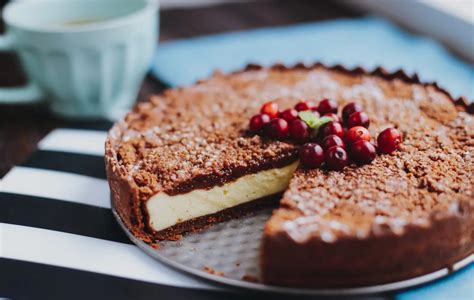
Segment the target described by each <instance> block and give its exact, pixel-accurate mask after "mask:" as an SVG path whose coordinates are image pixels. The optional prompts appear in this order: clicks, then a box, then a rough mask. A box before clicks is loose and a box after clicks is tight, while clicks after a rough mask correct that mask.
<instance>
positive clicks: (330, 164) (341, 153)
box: [324, 146, 348, 170]
mask: <svg viewBox="0 0 474 300" xmlns="http://www.w3.org/2000/svg"><path fill="white" fill-rule="evenodd" d="M324 159H325V161H326V166H327V168H328V169H329V170H342V169H344V167H345V166H347V162H348V159H347V153H346V150H344V148H342V147H339V146H334V147H331V148H329V149H328V150H327V151H326V154H325V156H324Z"/></svg>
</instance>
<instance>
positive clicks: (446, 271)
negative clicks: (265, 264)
mask: <svg viewBox="0 0 474 300" xmlns="http://www.w3.org/2000/svg"><path fill="white" fill-rule="evenodd" d="M112 214H113V215H114V218H115V219H116V221H117V223H118V224H119V225H120V228H122V230H123V231H124V232H125V234H126V235H127V237H128V238H129V239H130V240H131V241H132V242H133V243H134V244H135V245H136V246H138V248H140V249H141V250H142V251H143V252H145V253H146V254H147V255H149V256H151V257H152V258H154V259H156V260H158V261H159V262H161V263H163V264H165V265H167V266H170V267H172V268H173V269H176V270H178V271H179V272H182V273H185V274H189V275H192V276H194V277H198V278H201V279H205V280H206V281H210V282H213V283H218V284H219V285H223V286H225V287H229V288H232V289H245V290H250V291H253V292H263V293H279V294H286V295H313V296H361V295H373V294H381V293H387V292H393V291H398V290H403V289H408V288H413V287H416V286H420V285H423V284H427V283H429V282H432V281H435V280H438V279H441V278H443V277H446V276H448V275H450V274H452V273H454V272H457V271H459V270H461V269H462V268H464V267H467V266H468V265H470V264H471V263H473V262H474V253H473V254H470V255H468V256H466V257H465V258H463V259H461V260H459V261H457V262H456V263H454V264H453V265H452V267H451V268H448V267H445V268H442V269H440V270H437V271H434V272H431V273H428V274H424V275H421V276H417V277H414V278H410V279H406V280H401V281H396V282H390V283H385V284H380V285H371V286H362V287H353V288H314V289H312V288H294V287H283V286H274V285H266V284H263V283H254V282H250V281H245V280H238V279H233V278H228V277H222V276H216V275H212V274H209V273H207V272H205V271H202V270H198V269H195V268H192V267H189V266H186V265H183V264H181V263H178V262H176V261H174V260H171V259H169V258H167V257H166V256H164V255H161V254H160V253H159V250H157V249H155V248H153V247H152V246H150V245H149V244H147V243H145V242H143V241H142V240H140V239H138V238H137V237H135V236H134V235H133V234H132V233H131V232H130V230H129V229H128V228H127V226H126V225H125V223H123V221H122V219H121V217H120V216H119V214H118V213H117V211H116V210H115V207H113V205H112Z"/></svg>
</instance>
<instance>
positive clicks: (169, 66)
mask: <svg viewBox="0 0 474 300" xmlns="http://www.w3.org/2000/svg"><path fill="white" fill-rule="evenodd" d="M131 1H132V0H131ZM8 2H9V1H7V0H0V8H2V7H4V6H5V4H6V3H8ZM473 3H474V2H473V1H472V0H425V1H414V0H413V1H412V0H360V1H357V0H341V1H337V0H325V1H312V0H286V1H285V0H253V1H252V0H247V1H235V0H227V1H221V0H162V1H160V31H159V32H160V34H159V37H158V36H157V37H156V42H157V43H158V41H159V44H158V48H157V52H156V53H157V54H156V57H155V59H154V62H153V64H152V66H151V69H150V70H151V71H150V72H149V73H148V75H147V76H146V78H145V80H144V81H143V83H142V85H141V88H140V91H139V93H138V95H137V101H142V100H144V99H146V98H147V97H148V96H149V95H150V94H152V93H159V92H161V91H162V90H163V89H164V88H166V87H169V86H173V85H180V84H188V83H189V82H192V81H193V80H194V79H195V78H200V77H203V76H207V75H208V73H209V72H210V70H211V69H215V68H220V69H223V70H224V71H228V70H232V69H235V68H238V67H240V66H241V65H243V64H245V63H246V62H250V61H251V62H257V63H266V64H268V63H272V62H274V61H284V62H287V63H293V62H295V61H298V60H304V61H309V62H311V61H315V60H320V61H323V62H325V63H328V64H334V63H343V64H345V65H347V66H348V67H353V66H355V65H360V64H362V65H363V66H366V67H367V68H372V67H375V66H376V65H380V64H382V65H385V66H387V67H388V68H389V69H390V70H394V69H397V68H399V67H403V68H404V69H407V71H408V72H418V73H421V75H423V76H422V79H425V80H428V81H432V80H437V81H438V80H440V81H441V82H442V83H443V80H445V82H446V83H447V84H448V85H449V82H448V81H449V78H448V79H446V77H452V76H450V75H449V74H452V73H457V74H458V75H459V76H460V77H459V78H460V79H457V80H456V82H457V85H456V83H454V84H452V85H453V87H452V88H451V89H452V90H453V91H454V94H456V95H460V94H464V95H468V96H471V97H472V95H473V94H474V92H473V88H472V87H471V88H470V89H469V85H470V84H471V83H473V78H472V76H473V75H472V74H473V72H472V70H473V69H472V66H473V65H472V63H473V61H474V25H473V24H474V17H473V11H474V4H473ZM374 17H375V20H376V21H374V19H373V18H374ZM351 20H352V21H354V23H350V22H351ZM339 21H341V22H339ZM347 22H349V23H347ZM386 22H388V23H386ZM0 23H1V22H0ZM299 24H307V25H308V26H307V27H305V28H301V27H292V26H294V25H296V26H298V25H299ZM318 24H319V25H320V26H319V25H318ZM331 26H332V27H331ZM382 27H383V29H380V30H379V31H377V28H382ZM258 28H270V29H271V28H279V29H275V30H274V31H272V32H263V33H259V34H261V36H258V40H261V44H266V45H260V46H261V47H262V48H261V50H260V51H256V53H250V54H249V52H252V51H249V48H248V45H244V44H245V43H247V44H249V39H251V38H250V37H249V35H238V34H239V33H242V32H246V31H247V30H251V31H253V30H254V29H258ZM286 28H290V29H288V30H290V31H287V32H286V33H285V31H284V30H286ZM291 28H296V29H291ZM282 30H283V31H282ZM291 30H294V31H291ZM331 30H332V31H331ZM3 31H4V24H3V23H1V25H0V32H3ZM395 31H396V32H395ZM331 32H334V33H333V37H334V38H331V34H332V33H331ZM341 32H343V33H344V32H345V33H346V34H347V35H348V37H344V38H343V37H342V35H341V34H340V33H341ZM364 32H366V35H367V36H364ZM222 33H237V35H236V36H231V37H230V38H231V39H234V40H239V39H240V40H241V41H242V42H241V43H239V45H238V47H237V48H234V49H236V50H235V52H234V53H230V54H229V53H227V52H229V51H225V52H226V53H224V52H222V50H221V49H227V48H225V47H228V45H225V47H224V45H222V39H220V38H215V39H213V40H212V43H211V42H209V43H208V42H203V40H199V39H198V40H192V41H193V43H191V42H189V43H188V44H186V45H184V46H183V44H181V46H183V47H181V48H179V51H177V49H178V48H177V45H176V44H175V43H173V41H177V40H180V41H181V40H182V41H188V39H189V38H199V37H202V36H207V35H212V34H222ZM269 34H270V35H271V34H273V35H275V34H277V35H278V40H279V43H280V44H278V43H277V44H275V45H278V46H275V47H273V48H272V51H269V52H268V49H266V48H265V47H266V46H267V47H269V45H273V44H271V43H274V42H275V41H270V39H269ZM378 35H380V36H381V37H379V36H378ZM306 36H307V37H308V38H307V39H305V37H306ZM311 36H313V37H314V39H318V42H317V43H316V42H314V43H313V41H314V40H311V39H310V37H311ZM320 37H321V38H320ZM394 37H395V38H394ZM415 37H416V38H415ZM402 38H403V39H402ZM361 39H364V41H362V40H361ZM365 39H366V40H367V41H366V42H365ZM378 39H380V43H387V45H386V48H387V47H388V43H398V42H399V41H403V42H404V44H403V45H401V46H400V47H399V48H397V47H398V46H397V47H395V48H394V49H393V50H394V51H393V52H390V51H385V50H384V49H386V48H383V45H377V40H378ZM285 40H287V42H285ZM267 41H268V42H267ZM257 42H258V41H257ZM363 42H365V43H366V44H365V45H364V43H363ZM299 43H301V45H303V46H307V47H308V50H307V51H306V50H304V47H303V46H302V47H300V48H303V50H304V51H306V53H303V54H302V53H301V52H298V51H297V49H296V50H295V49H294V48H298V44H299ZM342 43H343V44H342ZM257 44H258V43H255V45H252V47H257ZM313 44H314V45H315V46H314V45H313ZM325 45H327V46H326V47H325ZM397 45H398V44H397ZM440 45H442V46H441V47H440ZM260 46H259V47H260ZM291 46H293V47H292V49H290V48H291ZM313 46H314V47H313ZM206 47H208V48H206ZM221 47H224V48H221ZM364 47H365V48H366V49H367V51H365V49H364ZM379 47H380V48H379ZM280 48H281V49H283V50H284V51H283V50H281V49H280ZM371 48H372V52H375V55H372V52H371V51H370V50H371ZM392 48H393V47H392ZM203 49H205V50H203ZM404 49H405V50H404ZM440 49H441V50H440ZM273 50H274V51H273ZM280 50H281V51H280ZM200 51H202V52H206V53H214V52H213V51H217V53H219V52H218V51H221V52H220V53H221V55H214V56H213V57H209V55H208V56H207V57H203V55H204V56H205V54H206V53H202V52H200ZM292 51H293V52H292ZM300 51H301V49H300ZM357 51H358V53H356V52H357ZM403 51H406V52H405V53H403ZM230 52H232V51H230ZM383 52H385V54H384V53H383ZM415 52H416V53H415ZM423 53H427V56H429V57H428V58H426V57H425V58H426V59H425V60H424V61H423V63H421V62H420V64H419V65H417V64H416V63H418V62H419V61H420V60H419V59H417V57H419V56H423ZM267 54H268V55H267ZM382 54H384V55H385V56H377V55H382ZM229 55H231V57H232V56H233V57H237V59H235V61H234V62H233V63H230V62H229ZM395 55H396V56H397V60H390V59H388V57H389V56H395ZM194 56H199V57H201V58H202V59H201V61H197V60H196V59H195V57H194ZM372 56H373V59H372ZM398 57H399V59H398ZM440 57H441V58H446V60H444V59H442V60H440ZM286 58H288V60H286ZM226 59H227V61H225V60H226ZM230 60H232V59H230ZM192 61H194V63H192ZM180 62H181V63H180ZM200 62H201V65H199V63H200ZM411 62H415V63H413V64H412V63H411ZM177 66H178V67H177ZM446 66H447V67H446ZM451 66H453V68H452V69H451V68H450V67H451ZM455 67H456V68H457V69H456V68H455ZM430 68H431V69H430ZM446 68H448V69H449V70H448V71H446ZM458 70H462V72H461V71H458ZM431 71H432V72H431ZM423 72H424V73H423ZM442 73H446V76H445V77H444V78H441V77H440V76H438V74H442ZM448 75H449V76H448ZM25 77H26V76H25V73H24V71H23V69H22V68H21V66H20V63H19V61H18V58H17V56H16V55H15V54H12V53H2V52H0V86H2V87H5V86H17V85H20V84H22V83H25V81H26V78H25ZM455 78H456V77H453V79H455ZM460 82H461V83H460ZM445 85H446V84H445ZM466 86H468V88H467V89H466ZM448 88H449V87H448ZM70 122H71V121H70V120H64V119H62V118H59V117H56V116H54V115H53V114H52V113H50V112H49V110H48V108H47V107H46V106H45V105H44V104H35V105H5V104H0V175H4V174H5V173H6V172H7V170H9V169H10V168H11V166H13V165H14V164H16V163H18V162H21V161H23V160H24V159H25V158H26V157H27V156H28V155H29V154H30V153H31V152H32V151H33V149H34V148H35V147H36V144H37V142H38V141H39V140H40V139H41V138H42V137H43V136H45V135H46V134H47V133H48V132H50V131H51V130H52V129H54V128H57V127H63V126H67V124H69V123H70ZM93 122H95V121H94V120H88V121H87V123H89V124H90V123H93Z"/></svg>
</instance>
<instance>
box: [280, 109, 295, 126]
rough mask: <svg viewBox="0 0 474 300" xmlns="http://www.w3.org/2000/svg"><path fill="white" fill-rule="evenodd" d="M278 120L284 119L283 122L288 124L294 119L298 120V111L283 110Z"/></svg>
mask: <svg viewBox="0 0 474 300" xmlns="http://www.w3.org/2000/svg"><path fill="white" fill-rule="evenodd" d="M280 118H282V119H285V121H287V122H288V123H289V122H291V121H293V120H295V119H298V111H297V110H296V109H293V108H288V109H285V110H284V111H282V112H281V113H280Z"/></svg>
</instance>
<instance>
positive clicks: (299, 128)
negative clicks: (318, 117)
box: [290, 119, 309, 143]
mask: <svg viewBox="0 0 474 300" xmlns="http://www.w3.org/2000/svg"><path fill="white" fill-rule="evenodd" d="M308 129H309V127H308V125H307V124H306V122H304V121H302V120H300V119H296V120H293V121H291V123H290V137H291V138H292V139H293V140H295V141H296V142H299V143H303V142H305V141H306V140H308V137H309V130H308Z"/></svg>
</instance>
